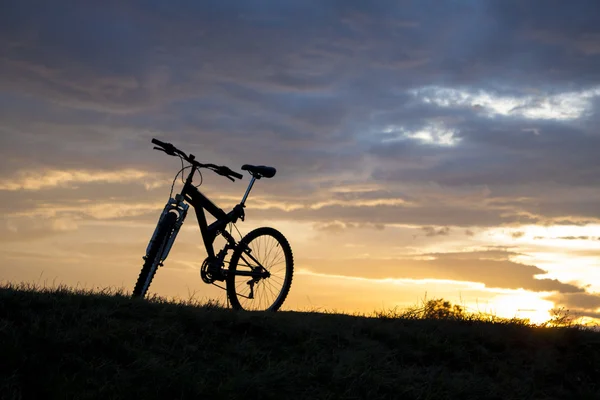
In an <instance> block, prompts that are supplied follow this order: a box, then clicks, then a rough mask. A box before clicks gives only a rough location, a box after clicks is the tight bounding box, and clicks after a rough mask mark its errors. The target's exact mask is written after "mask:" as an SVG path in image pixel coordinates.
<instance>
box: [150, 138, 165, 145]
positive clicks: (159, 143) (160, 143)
mask: <svg viewBox="0 0 600 400" xmlns="http://www.w3.org/2000/svg"><path fill="white" fill-rule="evenodd" d="M152 143H153V144H156V145H159V146H161V147H167V146H168V144H169V143H165V142H161V141H160V140H158V139H154V138H152Z"/></svg>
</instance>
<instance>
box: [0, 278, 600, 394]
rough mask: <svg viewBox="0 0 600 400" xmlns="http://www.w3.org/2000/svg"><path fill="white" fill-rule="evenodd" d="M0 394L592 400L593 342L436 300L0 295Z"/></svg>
mask: <svg viewBox="0 0 600 400" xmlns="http://www.w3.org/2000/svg"><path fill="white" fill-rule="evenodd" d="M0 357H1V362H0V397H1V398H3V399H29V398H50V399H52V398H61V399H63V398H68V399H71V398H78V399H98V398H122V399H138V398H139V399H178V398H186V399H187V398H206V399H221V398H222V399H289V398H291V399H294V398H297V399H362V398H365V399H397V398H401V399H426V398H429V399H524V398H534V399H575V398H576V399H597V398H600V333H597V332H592V331H590V330H587V329H580V328H576V327H562V328H550V327H541V326H537V327H534V326H530V325H528V324H527V322H526V321H525V320H517V319H515V320H507V319H500V318H496V319H491V320H490V319H489V317H488V316H485V315H482V316H480V317H479V318H477V317H476V316H474V314H470V313H468V312H466V311H465V309H464V308H463V307H460V306H455V305H452V304H451V303H449V302H447V301H445V300H442V299H434V300H430V301H428V302H425V303H424V304H423V305H422V306H421V307H415V308H413V309H409V310H403V311H401V310H394V311H390V312H380V313H377V314H376V315H373V316H371V317H366V316H351V315H340V314H327V313H316V312H279V313H251V312H234V311H231V310H228V309H223V308H222V307H220V306H219V305H218V304H216V303H211V302H208V303H204V304H199V303H198V302H195V301H188V302H180V303H173V302H168V301H166V300H165V299H161V298H159V297H155V298H152V299H149V300H147V301H146V300H132V299H130V298H129V297H128V296H127V294H126V293H123V292H120V291H118V290H105V291H104V292H102V293H91V292H85V291H73V290H70V289H67V288H57V289H39V288H35V287H25V286H19V287H11V286H10V285H9V286H5V287H4V288H0Z"/></svg>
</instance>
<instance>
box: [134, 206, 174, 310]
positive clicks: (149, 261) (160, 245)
mask: <svg viewBox="0 0 600 400" xmlns="http://www.w3.org/2000/svg"><path fill="white" fill-rule="evenodd" d="M175 222H177V215H176V214H175V213H168V214H167V215H165V217H164V218H163V220H162V221H160V222H159V224H160V225H159V227H158V230H157V232H156V237H155V238H154V241H153V242H152V244H151V245H150V250H149V251H148V254H147V255H146V260H145V262H144V266H143V267H142V271H141V272H140V276H139V277H138V280H137V282H136V284H135V288H134V289H133V297H142V298H143V297H144V296H145V295H146V293H147V292H148V288H149V287H150V283H151V282H152V279H153V278H154V274H156V270H157V269H158V264H159V262H160V256H161V255H162V252H163V249H164V248H165V245H166V243H167V241H168V240H169V237H170V236H171V233H172V232H173V228H174V227H175Z"/></svg>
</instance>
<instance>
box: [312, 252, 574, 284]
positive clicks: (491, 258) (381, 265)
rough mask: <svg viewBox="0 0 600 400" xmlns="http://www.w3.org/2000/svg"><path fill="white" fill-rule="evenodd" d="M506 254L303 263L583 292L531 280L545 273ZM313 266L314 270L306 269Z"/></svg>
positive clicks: (368, 273) (379, 274) (334, 270)
mask: <svg viewBox="0 0 600 400" xmlns="http://www.w3.org/2000/svg"><path fill="white" fill-rule="evenodd" d="M510 254H511V253H510V252H506V251H499V250H495V251H490V252H485V251H481V252H474V253H469V252H464V253H435V254H429V255H425V256H429V257H431V258H433V259H432V260H415V259H370V260H369V264H370V265H372V266H373V267H372V268H365V260H362V259H340V260H336V261H324V260H323V261H318V260H313V261H312V262H308V261H307V262H306V263H307V265H308V266H309V268H310V269H315V268H317V266H318V270H315V272H320V273H329V274H343V275H349V276H358V277H366V278H380V279H381V278H396V279H398V278H413V279H450V280H456V281H468V282H480V283H483V284H484V285H485V286H486V287H488V288H507V289H525V290H531V291H535V292H545V291H557V292H560V293H567V294H571V293H576V294H578V293H582V292H583V291H584V289H582V288H580V287H577V286H575V285H572V284H567V283H562V282H560V281H558V280H556V279H548V278H541V279H538V278H535V276H536V275H543V274H545V273H546V271H544V270H542V269H540V268H538V267H536V266H533V265H526V264H521V263H517V262H513V261H510V260H509V259H508V256H509V255H510ZM311 265H314V267H310V266H311Z"/></svg>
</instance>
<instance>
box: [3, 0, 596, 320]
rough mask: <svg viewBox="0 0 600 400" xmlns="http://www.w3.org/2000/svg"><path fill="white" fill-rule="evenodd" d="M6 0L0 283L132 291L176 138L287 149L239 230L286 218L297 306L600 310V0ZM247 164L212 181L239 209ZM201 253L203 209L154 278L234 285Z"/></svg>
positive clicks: (190, 284)
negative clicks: (215, 273) (436, 302)
mask: <svg viewBox="0 0 600 400" xmlns="http://www.w3.org/2000/svg"><path fill="white" fill-rule="evenodd" d="M1 8H2V12H0V133H1V135H0V141H1V142H0V144H1V148H2V154H1V157H0V207H2V211H3V212H2V214H3V217H2V219H3V221H2V222H3V223H2V224H1V225H0V237H1V238H2V242H1V243H0V249H1V250H2V251H1V255H0V281H3V280H5V281H9V282H21V281H24V282H36V281H39V280H40V279H41V277H43V278H44V279H47V280H48V281H53V280H54V281H56V282H60V283H64V284H67V285H70V286H76V285H84V286H86V287H87V286H89V287H125V288H129V290H132V289H133V285H134V284H135V280H136V279H137V276H138V274H139V272H140V269H141V267H142V256H143V255H144V252H145V249H146V246H147V244H148V240H149V239H150V237H151V235H152V232H153V231H154V227H155V224H156V221H157V219H158V216H159V215H160V212H161V211H162V208H163V206H164V204H165V201H166V200H167V198H168V194H169V190H170V187H171V182H172V179H173V177H174V176H175V174H176V173H177V171H178V170H179V168H180V163H179V160H177V159H174V158H170V157H167V156H166V155H165V154H164V153H160V152H156V151H153V150H152V147H153V145H152V144H151V142H150V141H151V139H152V138H157V139H160V140H162V141H165V142H170V143H172V144H174V145H175V146H177V147H178V148H180V149H182V150H184V151H186V152H191V153H193V154H194V155H195V156H196V158H197V159H198V160H199V161H200V162H205V163H215V164H218V165H226V166H228V167H230V168H231V169H232V170H234V171H236V172H243V171H241V165H243V164H256V165H272V166H274V167H275V168H277V174H276V175H275V177H273V178H271V179H261V180H260V181H257V183H256V185H255V186H254V188H253V190H252V192H251V194H250V196H249V198H248V201H247V203H246V205H247V208H246V217H247V219H246V221H245V222H238V224H237V228H238V229H240V231H242V233H244V234H245V233H248V232H249V231H251V230H252V229H253V228H255V227H259V226H272V227H273V228H275V229H277V230H279V231H281V232H282V233H283V234H284V235H285V236H286V237H287V239H288V240H289V242H290V244H291V247H292V251H293V253H294V258H295V271H294V281H293V284H292V287H291V290H290V293H289V296H288V298H287V300H286V301H285V303H284V305H283V308H282V309H283V310H297V309H302V308H311V307H313V308H322V309H336V310H340V311H344V312H348V313H352V312H371V311H374V310H385V309H392V308H394V307H401V308H402V307H410V306H413V305H414V304H416V303H418V302H419V301H420V300H421V299H423V298H424V296H425V294H426V293H427V298H429V299H433V298H444V299H446V300H448V301H450V302H452V303H453V304H458V305H462V306H465V307H467V308H469V309H480V310H481V311H484V312H492V313H496V314H497V315H499V316H502V317H513V316H516V317H521V318H529V319H530V320H531V321H532V322H542V321H545V320H547V319H549V318H550V314H549V311H550V310H551V309H553V308H561V307H564V308H566V309H569V310H571V312H572V313H574V314H575V315H580V316H583V317H585V318H586V319H587V320H589V321H596V322H599V321H600V274H599V273H598V272H597V271H598V267H599V265H600V261H599V260H600V258H599V257H600V201H599V200H600V188H599V187H598V182H599V181H600V157H598V150H599V149H600V132H599V131H598V128H597V125H598V124H597V122H598V121H599V117H600V112H599V109H600V108H599V107H600V68H599V67H600V14H599V13H598V12H596V11H597V10H598V5H597V4H596V2H594V1H588V0H585V1H580V2H578V3H576V4H566V3H564V2H558V1H549V2H548V1H545V2H544V3H543V4H542V2H541V1H538V2H529V3H527V4H524V3H522V2H519V1H516V0H486V1H471V0H464V1H458V2H452V3H449V2H444V3H439V2H418V3H415V2H408V1H396V2H387V1H379V2H371V3H364V2H359V1H352V0H346V1H344V2H340V1H334V0H332V1H325V2H311V1H308V2H294V1H276V2H274V1H265V2H256V3H249V2H243V1H232V2H226V3H225V2H219V1H207V2H203V3H202V4H198V3H196V2H181V3H178V4H177V5H175V4H160V3H157V2H145V3H140V2H136V1H131V2H113V1H109V2H105V3H103V5H102V6H100V5H85V4H82V3H81V2H72V1H67V0H63V1H59V2H53V3H52V4H51V5H50V4H48V3H46V2H43V1H41V0H37V1H35V0H32V1H16V0H12V1H11V0H9V1H8V3H6V4H4V5H3V6H2V7H1ZM243 175H244V178H243V179H242V180H241V181H238V182H236V183H231V182H230V181H228V180H227V179H224V178H223V177H220V176H218V175H216V174H214V173H212V172H210V171H205V172H203V184H202V186H201V187H200V190H201V191H202V192H203V193H204V194H205V195H206V196H207V197H209V198H210V199H211V200H212V201H214V202H215V203H216V204H217V205H218V206H219V207H221V208H222V209H223V210H226V211H228V210H230V209H231V208H232V207H233V206H234V205H235V204H237V202H239V201H240V199H241V198H242V195H243V194H244V192H245V189H246V185H247V183H248V181H249V175H248V174H247V173H245V172H244V174H243ZM197 183H199V181H196V184H197ZM180 186H181V185H180V184H179V186H177V185H176V189H175V190H177V188H178V187H180ZM192 214H193V213H192ZM205 256H206V254H205V250H204V247H203V244H202V240H201V236H200V232H199V230H198V226H197V223H196V221H195V216H193V215H188V218H187V220H186V223H185V224H184V225H183V227H182V229H181V231H180V233H179V236H178V237H177V241H176V242H175V244H174V246H173V249H172V250H171V253H170V255H169V258H168V259H167V261H166V262H165V266H164V267H162V268H160V269H159V271H158V272H157V275H156V277H155V278H154V281H153V283H152V285H151V287H150V293H156V294H158V295H161V296H171V297H173V296H175V297H181V298H186V296H188V295H189V294H190V293H196V294H197V295H198V296H200V297H203V298H214V299H217V300H220V301H222V302H224V301H225V293H224V292H222V291H220V290H219V289H216V288H214V287H212V286H208V285H206V284H204V283H203V282H202V281H201V279H200V273H199V269H200V265H201V263H202V261H203V260H204V257H205Z"/></svg>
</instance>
